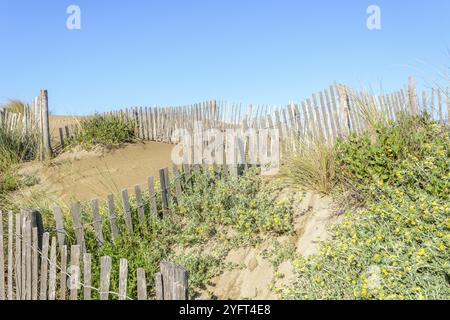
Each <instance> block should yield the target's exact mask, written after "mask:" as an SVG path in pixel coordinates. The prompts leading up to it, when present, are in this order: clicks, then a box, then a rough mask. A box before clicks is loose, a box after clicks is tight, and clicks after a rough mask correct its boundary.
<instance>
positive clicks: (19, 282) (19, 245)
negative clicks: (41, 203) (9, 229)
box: [14, 213, 22, 300]
mask: <svg viewBox="0 0 450 320" xmlns="http://www.w3.org/2000/svg"><path fill="white" fill-rule="evenodd" d="M21 225H22V223H21V216H20V213H17V214H16V256H15V264H14V265H15V273H16V300H20V299H21V297H22V241H21V236H22V228H21Z"/></svg>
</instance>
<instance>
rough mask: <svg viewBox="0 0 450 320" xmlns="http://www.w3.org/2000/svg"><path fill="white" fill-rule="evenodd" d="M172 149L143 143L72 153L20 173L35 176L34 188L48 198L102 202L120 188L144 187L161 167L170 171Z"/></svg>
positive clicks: (156, 174) (165, 145)
mask: <svg viewBox="0 0 450 320" xmlns="http://www.w3.org/2000/svg"><path fill="white" fill-rule="evenodd" d="M172 148H173V146H172V145H169V144H165V143H159V142H145V143H137V144H132V145H127V146H125V147H123V148H120V149H116V150H112V151H108V152H103V151H99V150H96V151H95V150H94V151H89V152H88V151H81V150H80V151H73V152H68V153H65V154H62V155H61V156H59V157H57V158H56V159H54V160H52V161H51V163H50V164H42V163H38V162H34V163H31V164H26V165H25V166H24V168H23V170H22V171H23V173H27V174H33V175H36V176H38V177H39V178H40V184H39V185H37V186H36V187H37V188H39V189H41V190H44V191H46V193H47V194H48V195H49V197H50V198H54V199H58V200H59V201H63V202H70V201H71V200H75V199H76V200H79V201H87V200H90V199H92V198H94V197H99V198H103V199H104V198H106V195H107V194H108V193H118V192H119V191H120V190H122V189H124V188H128V189H129V190H130V192H131V190H132V188H133V187H134V185H136V184H141V185H144V186H145V185H146V182H147V177H149V176H158V171H159V169H161V168H163V167H169V168H170V163H171V162H170V155H171V151H172ZM59 201H58V202H59Z"/></svg>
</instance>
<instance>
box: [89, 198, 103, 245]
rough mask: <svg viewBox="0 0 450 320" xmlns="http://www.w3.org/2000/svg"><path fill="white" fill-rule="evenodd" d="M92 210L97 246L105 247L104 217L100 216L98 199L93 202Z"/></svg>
mask: <svg viewBox="0 0 450 320" xmlns="http://www.w3.org/2000/svg"><path fill="white" fill-rule="evenodd" d="M91 210H92V220H93V224H94V229H95V237H96V239H97V245H99V246H101V245H103V242H104V239H103V231H102V217H101V216H100V211H99V202H98V199H92V200H91Z"/></svg>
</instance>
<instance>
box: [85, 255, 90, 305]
mask: <svg viewBox="0 0 450 320" xmlns="http://www.w3.org/2000/svg"><path fill="white" fill-rule="evenodd" d="M91 260H92V258H91V254H90V253H85V254H84V255H83V283H84V286H83V299H84V300H91V263H92V262H91Z"/></svg>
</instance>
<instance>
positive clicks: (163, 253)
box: [43, 170, 293, 298]
mask: <svg viewBox="0 0 450 320" xmlns="http://www.w3.org/2000/svg"><path fill="white" fill-rule="evenodd" d="M181 180H182V183H183V186H184V187H185V190H184V191H183V194H182V196H181V197H180V198H179V199H177V201H174V199H175V195H174V194H172V200H173V202H172V203H173V205H172V208H171V212H170V213H168V214H166V215H165V217H164V219H160V218H159V217H156V216H155V215H154V214H153V213H152V212H151V210H150V206H149V202H150V201H149V195H148V194H147V193H145V194H144V203H145V206H144V208H145V221H140V220H139V219H138V214H137V205H136V200H135V198H134V197H131V198H130V204H131V208H132V212H131V214H132V220H133V227H134V234H133V235H131V234H130V233H128V232H127V227H126V224H125V219H124V216H123V215H122V214H120V213H119V215H118V217H117V220H116V222H117V225H118V227H119V229H120V230H121V232H120V236H119V237H118V238H117V239H116V240H115V241H112V240H110V239H111V231H110V224H109V221H110V220H109V219H108V210H107V207H106V206H105V204H103V205H102V206H101V208H100V213H101V215H102V216H103V217H104V219H103V221H104V223H103V225H102V230H103V235H104V238H105V239H107V241H106V242H105V243H104V244H103V246H101V247H98V246H97V243H96V237H95V232H94V228H93V226H92V217H91V213H90V207H89V206H88V205H87V204H84V205H83V207H82V220H83V222H84V225H85V226H86V227H85V230H84V231H85V239H86V247H87V251H88V252H91V253H92V272H93V274H92V281H93V283H92V286H93V287H96V288H98V287H99V283H98V281H99V280H98V279H99V272H100V265H99V263H100V257H102V256H105V255H108V256H111V258H112V263H113V269H112V272H111V288H110V291H112V292H118V275H119V270H118V265H119V260H120V259H121V258H125V259H127V260H128V264H129V265H128V274H129V282H128V283H129V285H128V288H127V290H128V296H129V297H136V296H137V288H136V281H135V277H136V269H137V268H144V270H145V273H146V275H147V282H148V288H147V289H148V292H149V294H150V295H154V294H155V292H154V274H155V273H156V272H158V271H159V263H160V262H161V261H162V260H168V261H173V262H176V263H179V264H181V265H183V266H185V267H186V268H187V270H188V271H189V279H190V281H189V286H190V294H191V296H195V295H196V294H197V293H198V292H199V291H200V290H202V289H205V288H206V285H207V283H208V281H209V280H210V279H211V278H212V277H213V276H216V275H218V274H220V273H221V272H223V271H224V270H225V269H226V267H227V265H226V264H225V263H224V260H225V257H226V255H227V253H228V252H229V250H231V249H232V248H234V247H236V246H240V245H245V244H255V243H257V242H258V241H260V240H262V238H263V237H262V235H263V234H264V235H265V236H267V234H273V235H278V234H287V233H289V232H291V231H292V219H293V217H292V215H293V210H292V205H291V203H290V202H289V201H284V202H277V201H275V198H276V194H277V190H278V188H279V187H278V186H277V185H275V184H268V183H266V182H264V181H263V180H262V178H261V177H260V176H258V175H257V174H256V171H254V170H249V171H247V172H246V174H245V175H244V176H242V177H239V178H232V177H229V178H228V179H226V180H225V179H218V178H216V177H215V175H214V173H213V172H204V173H201V174H194V175H193V176H192V178H191V180H187V179H186V177H185V176H182V179H181ZM158 189H159V186H155V190H158ZM174 189H175V188H174V181H171V190H172V191H174ZM157 206H158V209H159V210H161V206H162V204H161V199H160V196H158V197H157ZM121 207H122V204H121V203H120V202H117V203H116V208H121ZM63 211H64V212H68V209H66V210H63ZM118 211H119V212H120V211H121V210H118ZM43 215H44V223H45V225H46V226H47V228H48V229H49V230H53V229H54V221H53V218H52V213H51V212H50V211H48V212H47V211H45V212H44V213H43ZM64 220H65V230H67V237H66V239H67V242H68V245H70V244H72V243H74V242H75V235H74V233H73V226H72V219H71V218H69V217H67V219H64ZM211 243H215V244H217V248H215V247H214V248H210V250H208V252H205V251H204V249H203V247H204V246H206V245H208V246H209V245H211ZM96 295H98V293H97V292H94V291H93V296H94V298H95V297H96ZM112 298H117V297H112Z"/></svg>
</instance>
